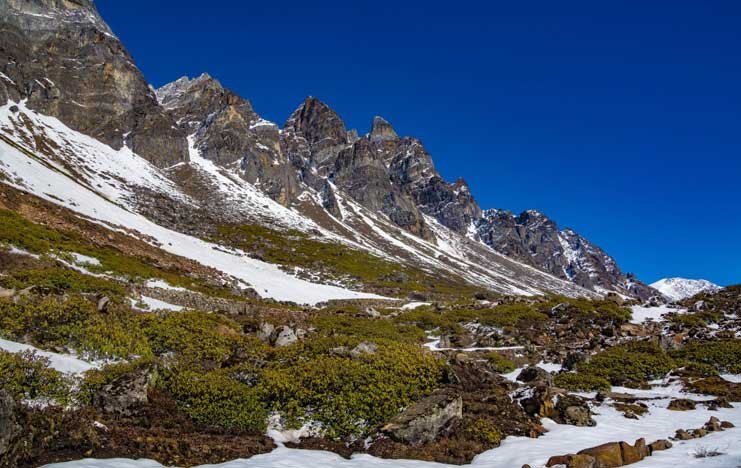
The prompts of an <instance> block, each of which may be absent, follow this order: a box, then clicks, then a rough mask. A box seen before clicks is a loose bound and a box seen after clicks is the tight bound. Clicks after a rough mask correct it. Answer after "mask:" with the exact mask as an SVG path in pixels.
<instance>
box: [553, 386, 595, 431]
mask: <svg viewBox="0 0 741 468" xmlns="http://www.w3.org/2000/svg"><path fill="white" fill-rule="evenodd" d="M555 410H556V411H557V412H558V417H557V418H556V419H557V420H556V422H558V423H560V424H571V425H574V426H590V427H591V426H595V425H597V423H596V422H595V421H594V419H592V411H591V410H590V408H589V404H588V403H587V401H586V400H585V399H584V398H581V397H579V396H576V395H571V394H564V395H558V399H557V401H556V406H555Z"/></svg>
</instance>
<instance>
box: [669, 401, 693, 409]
mask: <svg viewBox="0 0 741 468" xmlns="http://www.w3.org/2000/svg"><path fill="white" fill-rule="evenodd" d="M695 406H696V403H695V402H694V401H693V400H688V399H686V398H677V399H674V400H672V401H671V402H670V403H669V406H667V409H669V410H672V411H689V410H693V409H695Z"/></svg>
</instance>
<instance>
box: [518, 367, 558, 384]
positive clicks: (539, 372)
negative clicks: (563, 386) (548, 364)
mask: <svg viewBox="0 0 741 468" xmlns="http://www.w3.org/2000/svg"><path fill="white" fill-rule="evenodd" d="M517 380H518V381H519V382H525V383H545V384H547V385H551V384H553V375H552V374H551V373H550V372H548V371H546V370H545V369H541V368H540V367H537V366H529V367H526V368H524V369H523V370H522V371H521V372H520V374H519V375H518V376H517Z"/></svg>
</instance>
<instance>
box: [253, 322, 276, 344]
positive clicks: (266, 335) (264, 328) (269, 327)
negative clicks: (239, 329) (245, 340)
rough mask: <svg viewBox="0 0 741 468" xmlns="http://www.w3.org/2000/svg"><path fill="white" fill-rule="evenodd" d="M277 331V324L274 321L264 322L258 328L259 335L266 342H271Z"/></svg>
mask: <svg viewBox="0 0 741 468" xmlns="http://www.w3.org/2000/svg"><path fill="white" fill-rule="evenodd" d="M274 332H275V326H273V324H272V323H268V322H262V323H261V324H260V328H258V329H257V333H256V334H257V337H258V338H259V339H261V340H262V341H265V342H266V343H269V342H270V340H271V338H272V337H273V333H274Z"/></svg>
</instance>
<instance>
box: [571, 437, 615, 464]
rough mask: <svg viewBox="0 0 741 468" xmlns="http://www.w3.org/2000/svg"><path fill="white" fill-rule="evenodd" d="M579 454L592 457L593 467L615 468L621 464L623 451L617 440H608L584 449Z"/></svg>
mask: <svg viewBox="0 0 741 468" xmlns="http://www.w3.org/2000/svg"><path fill="white" fill-rule="evenodd" d="M579 455H590V456H592V457H594V461H595V463H594V468H616V467H618V466H623V464H624V463H623V451H622V448H621V447H620V443H619V442H608V443H606V444H602V445H598V446H596V447H592V448H588V449H584V450H582V451H580V452H579Z"/></svg>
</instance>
